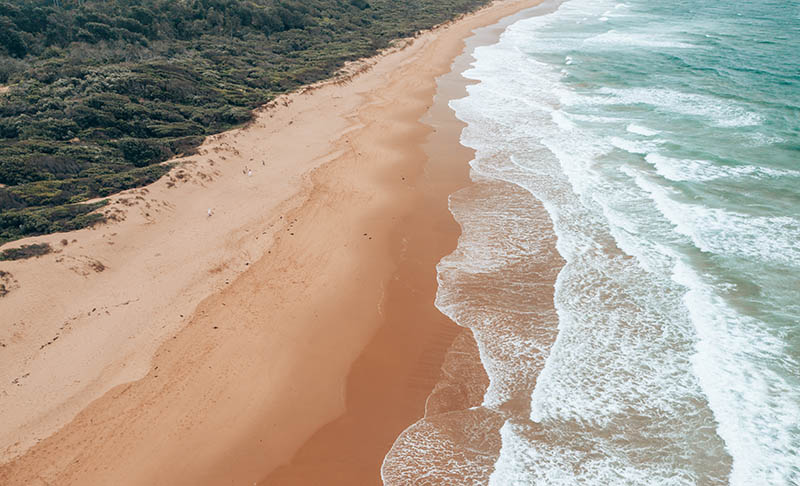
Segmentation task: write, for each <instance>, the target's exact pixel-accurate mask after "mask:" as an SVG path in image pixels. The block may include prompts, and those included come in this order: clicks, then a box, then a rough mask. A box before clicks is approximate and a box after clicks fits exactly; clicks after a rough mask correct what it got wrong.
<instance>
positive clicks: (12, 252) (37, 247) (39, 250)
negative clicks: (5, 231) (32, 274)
mask: <svg viewBox="0 0 800 486" xmlns="http://www.w3.org/2000/svg"><path fill="white" fill-rule="evenodd" d="M51 251H53V248H52V247H51V246H50V245H49V244H47V243H34V244H33V245H22V246H20V247H19V248H9V249H7V250H3V251H0V261H5V260H22V259H23V258H31V257H38V256H42V255H47V254H48V253H50V252H51ZM2 273H3V275H0V276H5V274H6V272H2Z"/></svg>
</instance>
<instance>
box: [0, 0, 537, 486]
mask: <svg viewBox="0 0 800 486" xmlns="http://www.w3.org/2000/svg"><path fill="white" fill-rule="evenodd" d="M536 3H538V2H537V1H535V0H506V1H504V2H501V3H496V4H494V5H493V6H491V7H489V8H487V9H483V10H481V11H479V12H478V13H476V14H472V15H469V16H467V17H465V18H464V19H462V20H460V21H458V22H455V23H452V24H450V25H448V26H444V27H441V28H438V29H435V30H433V31H431V32H427V33H424V34H422V35H421V36H420V37H418V38H417V39H415V40H414V41H413V42H411V43H409V44H410V45H407V46H404V47H403V48H398V49H395V50H393V51H392V52H388V53H386V54H384V55H382V56H378V57H376V58H372V59H370V60H367V61H365V62H363V63H361V64H358V65H355V66H353V67H352V70H353V71H363V72H362V73H361V74H359V75H357V76H355V77H353V78H352V79H349V78H344V79H341V80H340V81H339V82H332V83H327V84H324V85H321V86H318V87H315V89H310V90H306V91H304V92H300V93H295V94H292V95H288V96H285V97H282V98H280V99H278V100H276V102H274V103H272V104H271V106H269V107H265V109H263V110H261V111H260V112H259V113H258V116H257V118H256V120H255V121H254V123H252V124H251V126H248V127H246V128H243V129H240V130H233V131H230V132H226V133H224V134H221V135H218V136H215V137H210V138H209V139H208V140H207V141H206V142H205V143H204V144H203V146H202V147H201V148H200V150H199V153H198V154H196V155H192V156H190V157H186V158H183V159H180V160H178V161H177V162H178V164H179V165H178V167H176V168H175V169H174V170H172V171H171V173H170V175H169V176H168V177H166V178H163V179H162V180H160V181H159V182H156V183H155V184H152V185H150V186H148V187H146V188H142V189H138V190H133V191H127V192H126V193H123V194H120V195H118V196H115V197H113V198H111V199H112V203H111V204H110V205H109V206H108V207H107V208H106V209H105V211H107V212H108V214H109V216H111V217H113V218H115V219H116V220H117V221H114V222H111V223H109V224H106V225H103V226H99V227H97V228H94V229H86V230H81V231H76V232H72V233H68V234H58V235H49V236H46V237H39V238H30V239H28V240H25V241H22V242H15V243H12V244H8V245H5V246H4V247H2V248H8V247H13V246H17V245H19V244H20V243H28V244H29V243H34V242H47V243H50V244H51V245H52V246H53V248H54V249H55V252H54V253H52V254H50V255H46V256H43V257H39V258H36V259H32V260H26V261H18V262H2V263H0V270H2V271H4V272H6V273H5V274H4V277H3V278H4V279H7V285H6V288H7V289H9V292H8V294H7V295H5V296H4V297H2V300H0V312H1V315H2V316H3V317H2V320H0V454H1V455H0V461H3V462H4V464H3V465H2V466H0V483H2V484H8V485H15V484H26V485H27V484H252V483H254V482H258V481H262V482H264V483H265V484H323V481H324V484H380V479H379V476H378V470H379V467H380V462H381V460H382V458H383V455H384V454H385V453H386V451H387V450H388V449H389V447H390V446H391V444H392V442H393V440H394V438H395V437H396V436H397V435H398V434H399V433H400V431H402V430H403V429H404V428H405V427H406V426H408V425H410V424H411V423H413V422H414V421H415V420H416V419H417V418H419V417H421V416H422V413H423V408H424V401H425V397H426V396H427V395H428V393H429V392H430V389H431V387H432V386H433V384H434V383H435V381H436V378H437V376H438V372H439V366H440V364H441V360H442V355H443V352H444V350H445V349H446V348H447V346H449V344H450V342H451V341H452V339H453V337H454V335H455V333H456V329H457V328H456V327H455V326H454V325H453V324H452V323H450V322H449V321H448V320H447V319H446V318H444V317H443V316H442V315H441V314H440V313H438V311H436V309H435V307H434V306H433V298H434V295H435V289H436V281H435V268H434V265H435V263H436V262H437V261H438V259H439V258H441V257H442V256H443V255H445V254H447V253H448V252H449V251H451V250H452V249H453V248H454V247H455V243H456V239H457V236H458V234H459V230H458V226H457V225H456V223H455V222H454V221H453V220H452V217H451V216H450V214H449V212H448V211H447V195H448V194H450V193H451V192H453V191H454V190H456V189H458V188H459V187H461V186H462V185H464V184H467V183H468V177H467V165H466V162H467V161H468V160H469V159H470V158H471V153H470V151H468V150H466V149H464V148H463V147H460V146H459V145H458V144H457V143H456V141H457V133H458V130H459V125H458V124H457V123H456V122H455V121H454V120H450V121H447V119H446V118H447V117H450V118H452V115H450V114H449V112H447V110H440V111H442V113H441V114H440V115H439V116H441V117H442V118H440V119H439V122H438V123H433V122H432V123H433V124H434V126H436V127H437V128H436V130H437V133H438V132H439V131H441V133H443V134H444V135H442V136H439V137H432V134H433V133H434V128H432V127H431V126H430V125H427V124H424V123H421V122H420V121H419V120H420V118H421V117H422V116H423V115H424V114H425V113H426V111H427V110H428V109H429V107H430V106H431V105H432V103H433V99H434V94H435V92H436V83H435V79H436V77H437V76H439V75H441V74H444V73H446V72H447V71H449V69H450V65H451V63H452V61H453V59H454V58H455V57H456V56H457V55H458V54H459V53H460V52H461V51H462V49H463V39H464V38H465V37H466V36H467V35H468V34H469V33H470V32H471V30H472V29H474V28H476V27H479V26H483V25H489V24H492V23H494V22H496V21H497V20H499V19H500V18H502V17H505V16H508V15H510V14H512V13H514V12H517V11H519V10H521V9H522V8H524V7H527V6H531V5H534V4H536ZM428 121H429V122H430V121H431V120H428ZM429 157H430V158H434V157H435V159H436V161H437V164H436V166H437V167H438V168H436V169H432V167H433V164H429V163H428V161H429ZM440 161H441V163H438V162H440ZM209 209H210V210H211V213H212V215H211V216H209V215H208V212H209ZM332 451H333V453H332ZM281 466H282V467H281Z"/></svg>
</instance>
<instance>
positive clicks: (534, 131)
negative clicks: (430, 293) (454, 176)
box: [382, 0, 800, 486]
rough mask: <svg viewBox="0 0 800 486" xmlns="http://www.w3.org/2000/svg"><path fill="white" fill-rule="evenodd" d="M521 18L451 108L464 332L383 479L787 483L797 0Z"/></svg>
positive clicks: (628, 5) (797, 306)
mask: <svg viewBox="0 0 800 486" xmlns="http://www.w3.org/2000/svg"><path fill="white" fill-rule="evenodd" d="M529 13H530V14H531V15H530V16H528V17H527V18H524V19H522V20H519V21H517V22H515V23H513V24H512V25H510V26H509V27H508V28H507V29H506V30H505V32H504V33H503V34H502V36H501V37H500V40H499V41H498V42H497V43H495V44H493V45H488V46H482V47H478V48H477V49H475V51H474V53H473V57H474V59H475V60H474V62H473V63H472V66H471V67H470V68H469V69H468V70H467V71H465V72H464V73H463V76H465V77H466V78H468V79H470V80H473V81H475V84H472V85H470V86H469V87H468V96H467V97H465V98H462V99H458V100H453V101H451V103H450V106H451V107H452V108H453V109H454V110H455V113H456V116H457V117H458V118H459V119H460V120H462V121H464V122H465V123H466V124H467V127H466V128H465V129H464V131H463V133H462V136H461V141H462V144H464V145H466V146H468V147H471V148H473V149H475V151H476V155H475V159H474V160H473V161H472V162H471V177H472V179H473V181H474V184H473V185H472V186H470V187H469V188H467V189H464V190H462V191H460V192H458V193H456V194H454V195H452V196H451V199H450V207H451V211H452V213H453V215H454V217H455V218H456V220H457V221H458V222H459V224H460V225H461V227H462V230H463V234H462V237H461V239H460V240H459V244H458V248H457V249H456V250H455V251H454V252H453V253H452V254H451V255H449V256H447V257H445V258H444V259H443V260H442V261H441V263H440V264H439V266H438V268H437V270H438V280H439V291H438V295H437V301H436V304H437V306H438V307H439V309H440V310H441V311H442V312H444V313H445V314H446V315H448V316H449V317H451V318H452V319H453V321H454V322H456V323H457V324H458V325H460V326H462V327H464V328H465V329H466V330H467V331H468V332H467V335H465V336H460V337H459V338H458V339H456V342H455V343H454V345H453V348H452V349H451V352H450V353H449V354H448V357H447V358H446V361H445V366H444V367H443V381H442V383H440V385H437V388H436V389H435V390H434V393H433V394H432V395H431V398H430V399H429V403H428V407H427V412H426V417H425V418H424V419H422V420H420V422H418V423H417V424H415V425H413V426H412V427H410V428H409V429H407V430H406V431H405V432H404V433H403V435H401V436H400V437H399V438H398V440H397V441H396V442H395V444H394V447H393V448H392V450H391V451H390V452H389V454H388V455H387V457H386V459H385V461H384V466H383V470H382V475H383V480H384V484H386V485H398V486H399V485H411V484H414V485H428V484H430V485H433V484H450V485H462V484H463V485H478V484H481V485H490V486H509V485H552V486H556V485H565V486H566V485H669V486H672V485H675V486H678V485H733V486H767V485H774V486H792V485H793V486H797V485H800V2H798V1H785V0H782V1H777V0H739V1H736V2H734V1H732V0H705V1H684V0H663V1H661V2H648V1H644V0H627V1H625V2H618V1H609V0H567V1H565V2H563V3H547V2H546V3H545V4H543V5H541V6H540V7H537V8H536V9H533V10H532V11H531V12H529ZM476 364H479V366H476ZM476 369H477V371H476ZM444 390H449V391H448V393H449V395H448V396H449V397H450V399H448V400H449V402H448V403H449V405H447V404H446V405H442V403H443V402H442V398H441V397H442V396H444V392H443V391H444ZM454 390H455V391H454ZM454 394H455V395H458V396H459V397H460V400H461V406H453V405H452V396H453V395H454ZM445 401H447V400H445Z"/></svg>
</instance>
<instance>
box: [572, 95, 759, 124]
mask: <svg viewBox="0 0 800 486" xmlns="http://www.w3.org/2000/svg"><path fill="white" fill-rule="evenodd" d="M598 93H599V94H600V95H605V96H604V97H603V96H595V97H586V98H585V99H584V100H582V102H583V103H589V104H591V103H596V104H627V105H635V104H646V105H651V106H655V107H658V108H659V109H662V110H666V111H672V112H675V113H680V114H683V115H694V116H699V117H704V118H707V119H709V120H711V121H712V122H714V123H715V124H716V125H719V126H723V127H746V126H753V125H761V124H762V123H763V122H764V120H763V118H762V117H761V116H760V115H759V114H757V113H753V112H751V111H748V110H747V109H746V108H744V107H743V106H740V105H738V104H736V103H734V102H731V101H726V100H723V99H720V98H715V97H711V96H707V95H700V94H695V93H682V92H680V91H675V90H671V89H664V88H622V89H620V88H601V89H599V90H598Z"/></svg>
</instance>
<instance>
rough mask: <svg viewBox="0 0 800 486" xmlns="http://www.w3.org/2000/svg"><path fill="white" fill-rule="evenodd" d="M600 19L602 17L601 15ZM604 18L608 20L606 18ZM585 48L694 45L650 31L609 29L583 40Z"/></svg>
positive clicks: (687, 46)
mask: <svg viewBox="0 0 800 486" xmlns="http://www.w3.org/2000/svg"><path fill="white" fill-rule="evenodd" d="M601 20H602V17H601ZM606 20H608V19H607V18H606ZM584 47H586V48H589V49H591V48H598V47H600V48H611V49H617V48H620V47H636V48H649V49H692V48H694V47H695V46H694V45H692V44H689V43H686V42H681V41H677V40H670V39H668V38H666V37H661V38H660V37H658V36H657V35H654V34H653V33H652V32H651V33H646V32H642V33H630V32H618V31H616V30H609V31H608V32H604V33H602V34H598V35H596V36H594V37H590V38H588V39H586V40H585V41H584Z"/></svg>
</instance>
